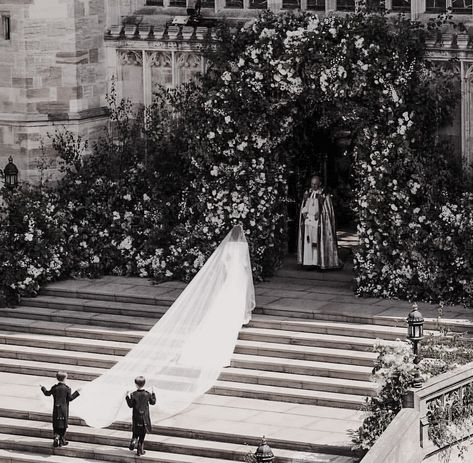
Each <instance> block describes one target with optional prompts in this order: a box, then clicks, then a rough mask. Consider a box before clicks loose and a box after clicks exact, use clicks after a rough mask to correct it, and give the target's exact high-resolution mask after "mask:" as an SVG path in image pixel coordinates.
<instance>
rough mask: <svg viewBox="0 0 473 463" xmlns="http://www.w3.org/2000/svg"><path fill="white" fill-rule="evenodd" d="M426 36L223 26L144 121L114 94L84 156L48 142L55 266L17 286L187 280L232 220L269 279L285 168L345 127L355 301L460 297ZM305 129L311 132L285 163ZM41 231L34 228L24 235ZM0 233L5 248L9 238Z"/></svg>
mask: <svg viewBox="0 0 473 463" xmlns="http://www.w3.org/2000/svg"><path fill="white" fill-rule="evenodd" d="M426 29H427V28H426V27H424V26H423V25H422V24H420V23H418V22H412V21H410V20H408V19H406V18H404V17H402V16H398V17H388V16H386V15H384V14H381V13H370V12H367V11H364V10H362V9H361V10H360V11H358V12H357V13H355V14H349V15H346V16H328V17H324V18H318V17H317V16H316V15H313V14H310V13H290V12H286V13H281V14H274V13H271V12H263V13H261V15H260V16H259V17H258V18H256V19H255V20H254V21H251V22H249V23H247V24H245V25H242V26H238V27H236V28H231V27H229V26H228V25H226V24H225V23H222V26H221V27H220V28H219V30H218V31H217V37H216V40H215V41H214V42H212V43H211V44H209V46H208V47H207V49H206V51H205V54H206V58H207V62H208V68H207V71H206V73H205V75H204V76H202V78H201V79H200V80H199V82H195V83H190V84H186V85H183V86H181V87H180V88H178V89H177V90H170V91H165V90H163V89H158V91H157V92H156V95H155V98H154V101H153V103H152V105H151V106H150V107H149V108H147V110H146V112H145V114H144V115H143V112H142V111H137V112H135V113H133V109H132V107H131V105H129V104H127V103H126V102H121V103H120V102H119V101H117V99H116V97H114V96H113V92H112V98H111V100H110V104H111V112H110V124H109V127H108V129H107V131H106V132H105V135H104V136H103V137H102V139H101V140H100V141H99V142H98V143H97V144H96V145H95V146H93V147H92V148H91V153H89V155H88V156H85V155H84V150H83V148H84V146H83V144H82V143H81V141H80V140H78V139H77V138H75V137H73V136H71V135H70V134H67V133H66V134H57V135H56V136H55V138H54V146H55V148H56V150H57V152H58V154H59V156H60V157H61V158H62V159H63V160H64V162H65V168H64V169H65V176H64V177H63V178H62V180H61V181H60V183H59V186H58V187H54V186H51V187H47V186H44V185H43V186H42V188H43V191H44V190H45V189H48V188H49V189H50V190H49V191H50V192H52V193H54V194H53V195H52V197H54V198H57V204H56V205H55V207H56V206H57V208H59V209H58V210H59V212H60V214H59V215H58V217H65V219H64V220H65V223H64V224H63V225H62V228H61V227H59V228H60V229H62V230H63V233H64V236H63V237H61V238H60V239H61V240H62V241H61V243H63V244H64V246H63V248H64V251H62V252H61V256H60V259H59V260H61V266H60V268H59V269H55V270H54V272H48V271H44V272H43V271H41V272H40V273H39V275H41V278H42V279H41V280H38V278H36V279H35V277H34V275H30V274H29V273H27V274H25V275H24V271H23V270H21V271H19V269H17V270H18V271H16V270H13V273H12V274H13V275H18V279H19V280H20V281H17V282H16V283H13V285H16V286H14V287H15V288H20V289H22V291H23V288H24V287H25V280H26V278H33V280H34V284H30V283H31V282H30V281H29V280H28V285H27V286H28V287H32V286H37V284H38V282H40V283H44V281H47V280H48V279H50V278H54V277H56V275H57V274H58V273H60V274H61V275H62V276H67V275H71V274H73V275H99V274H103V273H115V274H137V275H140V276H143V277H152V278H155V279H157V280H161V279H164V278H180V279H184V280H188V279H189V278H191V277H192V276H193V275H194V274H195V272H196V271H198V269H199V268H200V267H201V266H202V264H203V262H204V261H205V259H206V258H207V257H208V256H209V254H210V253H211V251H212V250H213V249H214V248H215V246H216V245H217V243H218V242H219V241H220V240H221V239H222V237H223V236H224V235H225V234H226V233H227V232H228V230H229V229H230V228H231V226H232V224H235V223H241V224H242V225H243V226H244V228H245V230H246V233H247V234H248V238H249V243H250V251H251V257H252V263H253V273H254V276H255V278H256V279H261V278H263V277H264V276H265V275H270V274H271V273H272V272H273V271H274V269H275V268H277V266H278V265H279V263H280V261H281V257H282V255H283V254H284V252H285V248H286V243H287V241H286V235H287V207H288V183H287V180H288V177H289V175H290V172H292V171H294V169H296V168H299V167H301V166H300V164H301V163H302V162H305V161H303V160H307V159H310V158H311V157H313V156H317V155H318V154H317V150H316V149H314V148H313V146H312V145H314V144H317V139H316V138H315V139H314V137H313V135H314V134H317V133H325V134H327V136H328V137H331V136H332V135H333V134H334V133H335V132H337V131H340V130H344V131H345V132H347V133H349V134H350V139H351V143H350V146H349V148H348V149H347V153H346V156H347V157H349V158H350V160H351V164H352V171H353V189H354V197H355V204H354V209H355V212H356V216H357V224H358V234H359V237H360V246H359V248H358V250H357V252H356V256H355V273H356V286H357V288H356V291H357V292H358V294H365V295H375V296H387V297H393V296H402V297H414V296H415V297H419V298H424V299H443V300H466V299H467V298H468V295H469V294H471V288H470V287H469V286H468V285H470V286H471V283H470V282H471V278H470V276H471V274H472V267H471V261H472V259H471V256H472V253H473V250H472V249H470V248H471V246H470V248H468V245H467V244H465V243H464V237H465V236H467V235H468V234H469V233H471V231H473V219H472V216H471V214H472V213H471V210H472V208H471V203H472V202H473V199H472V197H471V196H469V195H467V194H464V195H463V196H461V194H462V191H461V187H460V185H459V183H461V182H458V181H457V182H456V185H457V188H456V189H452V188H451V187H450V185H451V184H452V179H453V178H456V179H459V178H460V177H459V174H458V173H456V174H453V173H452V172H453V171H454V169H453V167H452V165H451V164H453V163H452V162H450V161H449V160H448V159H449V158H448V156H447V154H449V153H450V151H449V148H448V147H447V146H446V145H445V144H444V143H443V142H441V141H440V138H439V137H438V130H439V128H440V127H441V126H443V125H445V124H446V123H447V122H449V121H450V119H451V114H452V111H453V109H454V108H455V106H456V104H457V100H458V92H457V89H458V88H459V85H458V77H457V74H456V72H455V69H454V67H451V66H449V64H448V63H447V64H444V65H442V66H437V65H433V64H432V63H429V62H428V61H427V60H426V59H425V46H424V39H425V35H426ZM302 127H303V129H304V130H303V132H309V133H310V134H312V136H311V137H309V138H308V139H307V140H308V142H307V144H306V146H304V144H301V143H299V145H298V146H300V149H301V151H303V152H301V153H295V152H294V150H292V149H290V147H291V146H295V144H296V142H299V141H300V140H299V141H298V137H299V135H300V134H301V132H302ZM309 145H310V146H309ZM450 157H451V156H450ZM302 170H304V169H302ZM454 175H457V176H456V177H454ZM454 190H455V191H454ZM20 191H23V192H24V194H26V195H27V194H29V193H28V190H26V189H22V190H20ZM458 197H461V199H460V200H459V199H458ZM7 202H8V197H7ZM20 203H21V202H20ZM17 207H18V206H17V204H16V203H15V202H10V203H8V207H7V209H8V210H12V208H13V209H15V208H17ZM55 210H57V209H55ZM468 211H470V212H468ZM37 213H38V214H46V213H47V212H46V211H44V212H37ZM16 216H18V217H19V216H21V214H17V215H16ZM39 222H40V221H39ZM39 222H38V221H33V222H29V224H28V227H29V228H28V231H27V233H28V235H27V236H28V239H29V237H30V235H29V233H30V228H31V227H32V228H34V226H35V224H36V223H39ZM4 230H5V228H4ZM433 230H435V233H432V231H433ZM0 236H1V237H2V242H3V241H4V240H6V241H5V242H6V243H7V244H8V245H10V244H11V243H10V242H9V240H10V239H11V234H9V233H7V232H5V233H3V234H2V235H0ZM25 236H26V234H25ZM25 236H22V235H21V233H18V234H17V235H15V239H16V240H20V241H21V240H22V239H27V238H25ZM35 236H36V235H35ZM41 236H43V235H41ZM54 236H56V235H54ZM54 239H56V238H54ZM58 239H59V238H58ZM53 244H54V243H53ZM14 246H19V244H18V243H16V244H15V245H14ZM10 248H11V246H10ZM7 249H9V248H8V246H7ZM51 249H54V247H51ZM1 262H3V260H1ZM2 265H3V264H2V263H0V266H2ZM11 265H13V266H15V265H19V264H15V262H13V263H12V264H11ZM44 265H47V263H46V264H42V265H40V267H42V266H44ZM58 265H59V264H58ZM28 268H29V267H28ZM2 271H4V272H6V269H5V268H4V267H2V268H0V272H2ZM8 271H9V272H11V271H12V269H11V268H10V267H9V269H8ZM26 272H28V270H26ZM36 273H38V270H36V271H35V274H36ZM2 281H3V280H2ZM24 291H26V290H24Z"/></svg>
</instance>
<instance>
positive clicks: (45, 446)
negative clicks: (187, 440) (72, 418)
mask: <svg viewBox="0 0 473 463" xmlns="http://www.w3.org/2000/svg"><path fill="white" fill-rule="evenodd" d="M11 436H12V435H11V434H0V446H1V447H2V448H3V449H8V450H20V451H23V452H24V447H27V448H28V449H29V450H34V452H35V453H36V452H37V453H40V454H43V455H44V454H49V455H51V454H52V455H63V456H64V457H68V456H73V457H75V458H77V456H78V455H80V456H82V457H83V458H85V459H92V460H95V459H100V460H102V461H107V462H114V463H128V462H130V463H133V462H135V461H136V456H135V455H136V454H134V453H132V452H130V451H129V450H128V448H126V447H123V448H118V447H111V446H105V445H95V446H94V445H90V444H84V443H82V442H72V441H70V442H69V445H68V446H67V447H59V448H53V447H52V445H51V444H52V440H51V439H45V438H38V437H27V438H23V439H21V437H24V436H17V439H15V440H12V439H11ZM199 459H200V460H201V461H202V462H203V463H204V462H206V463H229V462H230V461H231V460H223V459H220V458H215V459H214V458H204V457H200V458H199ZM139 461H142V462H144V463H146V462H148V463H194V462H195V457H193V456H190V457H187V456H186V455H184V454H176V453H168V452H154V451H151V450H147V451H146V455H144V456H142V457H140V460H139Z"/></svg>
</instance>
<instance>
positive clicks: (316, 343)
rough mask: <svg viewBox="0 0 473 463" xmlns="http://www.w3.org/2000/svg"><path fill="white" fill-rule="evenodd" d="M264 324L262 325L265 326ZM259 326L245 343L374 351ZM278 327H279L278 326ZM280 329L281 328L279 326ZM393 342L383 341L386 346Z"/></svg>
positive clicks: (342, 339) (243, 334)
mask: <svg viewBox="0 0 473 463" xmlns="http://www.w3.org/2000/svg"><path fill="white" fill-rule="evenodd" d="M263 323H264V322H262V323H261V324H263ZM257 324H258V320H256V321H255V323H254V324H250V327H248V328H243V329H242V330H241V331H240V336H239V338H240V339H241V340H245V341H260V342H267V343H271V342H274V343H278V344H291V345H297V346H311V347H324V348H332V349H344V350H354V351H363V352H372V351H373V339H372V338H360V337H353V336H341V335H335V334H324V333H307V332H299V331H288V330H282V329H278V328H274V327H272V328H253V326H254V325H257ZM277 326H278V325H277ZM279 327H280V326H279ZM0 339H1V338H0ZM392 342H393V341H387V340H383V343H384V344H390V343H392Z"/></svg>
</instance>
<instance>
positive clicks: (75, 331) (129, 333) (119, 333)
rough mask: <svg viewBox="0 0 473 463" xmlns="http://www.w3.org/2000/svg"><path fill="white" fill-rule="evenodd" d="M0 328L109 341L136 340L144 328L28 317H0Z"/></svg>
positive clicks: (18, 331) (141, 334)
mask: <svg viewBox="0 0 473 463" xmlns="http://www.w3.org/2000/svg"><path fill="white" fill-rule="evenodd" d="M0 330H3V331H8V332H16V333H27V334H34V335H41V334H43V335H49V334H51V333H54V335H57V336H62V337H64V338H68V337H77V338H83V339H90V340H103V341H111V342H130V343H136V342H138V341H139V340H140V339H141V338H142V337H143V335H144V334H145V333H146V330H142V331H137V330H131V329H125V328H110V327H107V326H90V325H80V324H73V323H62V322H51V321H38V320H31V319H28V318H14V317H0Z"/></svg>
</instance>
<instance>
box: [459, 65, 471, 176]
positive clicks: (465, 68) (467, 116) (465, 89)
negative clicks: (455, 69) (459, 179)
mask: <svg viewBox="0 0 473 463" xmlns="http://www.w3.org/2000/svg"><path fill="white" fill-rule="evenodd" d="M461 68H462V69H461V71H462V89H461V93H462V98H461V105H462V108H461V113H462V121H461V123H462V158H463V165H464V167H465V168H469V167H470V166H471V164H472V163H473V63H471V62H464V61H461Z"/></svg>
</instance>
